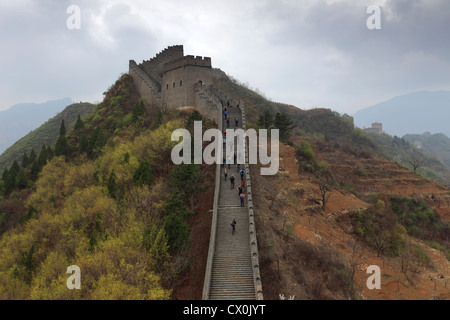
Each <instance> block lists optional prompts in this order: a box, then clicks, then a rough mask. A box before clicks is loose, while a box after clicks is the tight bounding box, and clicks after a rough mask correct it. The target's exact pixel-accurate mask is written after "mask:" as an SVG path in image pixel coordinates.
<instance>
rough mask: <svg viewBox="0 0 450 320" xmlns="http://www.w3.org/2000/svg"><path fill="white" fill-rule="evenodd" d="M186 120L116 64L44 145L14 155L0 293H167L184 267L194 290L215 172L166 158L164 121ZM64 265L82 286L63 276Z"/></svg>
mask: <svg viewBox="0 0 450 320" xmlns="http://www.w3.org/2000/svg"><path fill="white" fill-rule="evenodd" d="M194 119H197V120H201V119H202V116H201V115H200V114H198V113H195V112H194V113H192V112H183V111H176V110H172V111H167V112H165V113H162V112H161V111H159V110H158V109H157V108H155V107H153V106H152V105H148V104H145V103H144V102H143V101H142V100H141V98H140V96H139V95H138V93H137V90H136V87H135V85H134V82H133V80H132V79H131V77H130V76H128V75H123V76H121V77H120V79H118V80H117V81H116V83H115V84H114V85H113V86H112V87H111V89H110V90H109V91H108V92H107V93H106V96H105V99H104V101H103V102H102V103H100V104H99V105H98V106H96V107H95V110H94V111H93V112H92V113H90V114H89V115H88V116H87V117H85V119H84V120H82V121H81V122H80V123H77V125H76V126H75V128H74V129H67V128H64V127H63V126H62V125H61V127H60V128H58V130H57V132H58V135H59V137H58V140H57V142H56V144H55V145H54V146H53V145H52V146H47V147H46V148H43V149H42V150H41V152H40V153H39V155H38V156H37V157H36V158H35V159H34V160H32V161H27V162H26V164H24V165H20V164H18V163H13V165H11V166H10V167H9V168H8V170H7V171H6V172H4V174H3V177H2V180H1V181H0V233H1V236H0V256H1V257H2V258H1V259H0V299H2V300H5V299H7V300H9V299H44V300H47V299H50V300H53V299H87V300H97V299H113V300H115V299H144V300H149V299H151V300H155V299H170V298H171V297H172V296H177V294H178V292H180V291H182V288H179V287H180V285H182V284H184V283H185V282H184V281H185V278H184V274H186V273H188V274H190V275H195V280H194V281H191V282H190V285H191V286H193V287H195V288H197V289H196V290H190V292H189V294H191V295H193V297H194V298H196V299H199V292H201V285H202V282H203V277H204V275H203V274H202V273H203V272H204V264H205V259H206V251H204V250H203V248H204V245H205V242H206V243H207V238H208V236H209V234H208V232H209V230H210V220H209V221H208V219H207V218H204V217H208V212H209V210H210V207H211V201H212V200H206V201H205V200H204V199H211V198H212V196H211V188H210V187H209V186H210V185H211V184H212V183H213V181H214V176H213V172H214V171H211V170H210V169H209V168H210V167H207V166H199V165H186V166H174V165H173V164H171V162H170V154H171V149H172V148H173V146H174V145H175V143H174V142H172V141H171V134H172V132H173V130H175V129H176V128H187V129H189V130H193V120H194ZM203 120H204V128H210V127H211V125H212V124H211V123H210V121H209V120H207V119H203ZM29 162H32V164H30V163H29ZM192 231H196V232H195V233H193V232H192ZM205 237H206V240H205V239H204V238H205ZM199 239H203V240H201V241H199ZM199 246H200V247H199ZM194 254H195V255H198V259H194ZM195 257H197V256H195ZM69 265H78V266H79V267H80V268H81V270H82V272H83V280H82V281H83V285H82V289H81V290H73V291H71V290H68V289H67V287H66V280H67V274H66V269H67V266H69ZM184 285H185V284H184Z"/></svg>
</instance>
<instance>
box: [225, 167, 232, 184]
mask: <svg viewBox="0 0 450 320" xmlns="http://www.w3.org/2000/svg"><path fill="white" fill-rule="evenodd" d="M224 172H225V181H227V176H228V171H227V168H225V169H224ZM230 179H231V178H230Z"/></svg>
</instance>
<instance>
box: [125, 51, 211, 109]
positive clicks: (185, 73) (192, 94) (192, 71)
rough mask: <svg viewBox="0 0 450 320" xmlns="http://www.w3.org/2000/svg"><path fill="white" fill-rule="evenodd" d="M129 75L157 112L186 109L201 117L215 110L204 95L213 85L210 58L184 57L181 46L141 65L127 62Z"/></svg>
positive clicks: (206, 95) (208, 98) (163, 52)
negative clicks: (162, 109) (199, 113)
mask: <svg viewBox="0 0 450 320" xmlns="http://www.w3.org/2000/svg"><path fill="white" fill-rule="evenodd" d="M129 74H130V75H131V76H132V77H133V79H134V82H135V84H136V87H137V89H138V90H139V93H140V95H141V96H142V97H144V98H145V99H146V100H147V102H149V103H151V104H154V105H157V106H159V107H160V108H169V109H176V108H180V107H185V106H190V107H195V108H197V109H199V111H201V112H202V113H205V114H208V113H209V112H210V111H211V109H215V108H216V106H215V105H214V104H213V103H212V101H211V100H212V97H209V96H208V94H207V92H206V88H208V87H209V86H210V85H212V82H213V80H212V78H213V77H212V65H211V58H208V57H199V56H197V57H195V56H192V55H188V56H185V55H184V50H183V46H182V45H177V46H171V47H168V48H167V49H165V50H163V51H161V52H160V53H158V54H157V55H156V56H155V57H153V58H152V59H150V60H145V61H143V62H142V63H141V64H136V62H135V61H134V60H130V64H129ZM217 110H218V109H217ZM214 117H216V116H214Z"/></svg>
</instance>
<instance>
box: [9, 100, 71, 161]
mask: <svg viewBox="0 0 450 320" xmlns="http://www.w3.org/2000/svg"><path fill="white" fill-rule="evenodd" d="M72 103H73V102H72V100H71V99H70V98H67V97H66V98H63V99H59V100H52V101H47V102H44V103H20V104H16V105H14V106H12V107H11V108H9V109H7V110H5V111H1V112H0V154H2V153H3V152H4V151H5V150H6V149H7V148H8V147H9V146H11V145H12V144H13V143H14V142H16V141H17V140H18V139H20V138H21V137H23V136H24V135H26V134H27V133H28V132H30V131H31V130H34V129H36V128H37V127H39V126H40V125H41V124H42V123H44V122H45V121H47V120H48V119H50V118H52V117H53V116H55V115H56V114H57V113H58V112H61V111H62V110H64V108H65V107H67V106H68V105H70V104H72Z"/></svg>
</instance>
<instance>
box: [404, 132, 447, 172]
mask: <svg viewBox="0 0 450 320" xmlns="http://www.w3.org/2000/svg"><path fill="white" fill-rule="evenodd" d="M403 139H405V140H406V141H409V142H411V143H413V144H415V145H416V146H417V147H418V148H419V149H421V150H422V151H424V152H425V153H427V154H429V155H430V156H433V157H435V158H437V159H439V160H441V161H442V162H443V163H444V164H445V165H446V166H447V167H449V168H450V139H449V138H448V137H447V136H445V135H444V134H441V133H437V134H431V133H429V132H426V133H424V134H407V135H405V136H403Z"/></svg>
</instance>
